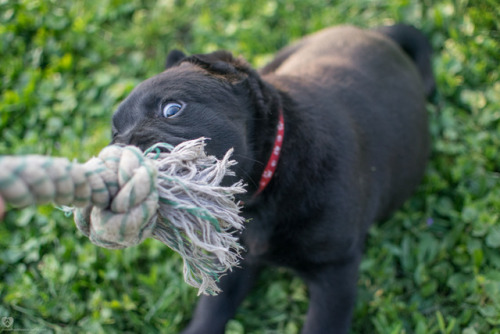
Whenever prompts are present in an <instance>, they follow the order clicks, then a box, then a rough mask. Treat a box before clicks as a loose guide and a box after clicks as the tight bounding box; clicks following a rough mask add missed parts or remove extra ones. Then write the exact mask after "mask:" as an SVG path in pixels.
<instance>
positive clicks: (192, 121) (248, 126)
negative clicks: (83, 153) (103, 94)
mask: <svg viewBox="0 0 500 334" xmlns="http://www.w3.org/2000/svg"><path fill="white" fill-rule="evenodd" d="M276 95H277V93H276V92H275V91H274V90H273V89H272V87H270V86H269V85H267V84H265V83H264V82H263V81H262V80H260V78H259V76H258V74H257V73H256V72H255V71H254V70H252V69H251V68H250V66H249V65H248V64H247V63H246V62H245V61H243V60H241V59H235V58H233V56H232V55H231V54H230V53H229V52H225V51H217V52H214V53H211V54H201V55H193V56H189V57H186V56H185V55H184V54H183V53H181V52H180V51H173V52H172V53H170V55H169V56H168V58H167V69H166V70H165V71H164V72H162V73H160V74H158V75H156V76H154V77H152V78H150V79H148V80H146V81H144V82H142V83H141V84H139V85H138V86H137V87H136V88H135V89H134V90H133V91H132V92H131V94H130V95H129V96H128V97H127V98H126V99H125V100H124V101H123V102H122V103H121V104H120V106H119V107H118V109H117V110H116V112H115V113H114V115H113V122H112V129H113V140H112V143H113V144H117V143H121V144H127V145H135V146H138V147H140V148H141V149H143V150H145V149H147V148H148V147H150V146H151V145H153V144H155V143H159V142H165V143H169V144H172V145H177V144H179V143H181V142H183V141H186V140H190V139H196V138H199V137H206V138H209V140H208V142H207V151H208V153H209V154H213V155H215V156H217V157H218V158H221V157H222V156H223V155H224V154H225V153H226V152H227V150H228V149H230V148H234V156H233V157H234V158H235V159H236V160H237V161H238V168H237V170H240V171H242V173H243V174H247V175H250V174H252V173H251V170H252V168H253V164H254V163H255V161H256V160H258V159H259V157H258V155H259V154H258V152H259V148H258V147H259V146H261V144H259V143H258V140H256V138H258V137H259V134H258V132H262V131H265V130H264V129H261V128H260V127H261V126H260V125H259V124H264V123H266V119H267V118H268V117H269V115H270V114H272V110H273V109H275V108H276V106H275V104H276V103H277V100H276ZM240 177H242V178H245V177H243V175H242V176H240Z"/></svg>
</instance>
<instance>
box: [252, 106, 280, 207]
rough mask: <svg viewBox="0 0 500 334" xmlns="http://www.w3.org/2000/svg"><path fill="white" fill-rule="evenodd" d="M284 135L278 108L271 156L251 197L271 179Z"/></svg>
mask: <svg viewBox="0 0 500 334" xmlns="http://www.w3.org/2000/svg"><path fill="white" fill-rule="evenodd" d="M284 136H285V119H284V118H283V110H282V109H281V108H280V109H279V120H278V126H277V129H276V138H275V139H274V145H273V150H272V153H271V156H270V157H269V160H268V161H267V165H266V168H264V172H262V176H261V177H260V182H259V188H258V189H257V191H256V192H255V194H254V195H253V197H256V196H257V195H259V194H260V193H261V192H262V191H263V190H264V189H265V188H266V186H267V185H268V184H269V182H270V181H271V179H272V177H273V175H274V172H275V171H276V167H277V166H278V160H279V158H280V153H281V146H282V145H283V138H284Z"/></svg>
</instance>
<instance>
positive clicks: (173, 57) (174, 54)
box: [165, 50, 186, 70]
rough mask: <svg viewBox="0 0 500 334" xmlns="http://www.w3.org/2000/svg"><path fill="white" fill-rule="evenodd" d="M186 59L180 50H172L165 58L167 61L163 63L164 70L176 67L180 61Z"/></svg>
mask: <svg viewBox="0 0 500 334" xmlns="http://www.w3.org/2000/svg"><path fill="white" fill-rule="evenodd" d="M184 58H186V55H185V54H184V52H182V51H180V50H172V51H170V52H169V54H168V56H167V61H166V62H165V69H166V70H167V69H169V68H171V67H172V66H174V65H177V64H178V63H179V62H180V61H181V60H183V59H184Z"/></svg>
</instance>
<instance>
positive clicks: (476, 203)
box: [0, 0, 500, 334]
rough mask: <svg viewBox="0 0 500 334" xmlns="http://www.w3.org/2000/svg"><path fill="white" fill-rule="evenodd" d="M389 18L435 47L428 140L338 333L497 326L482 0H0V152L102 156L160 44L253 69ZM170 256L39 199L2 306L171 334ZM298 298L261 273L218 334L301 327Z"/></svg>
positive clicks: (84, 327)
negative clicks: (115, 117)
mask: <svg viewBox="0 0 500 334" xmlns="http://www.w3.org/2000/svg"><path fill="white" fill-rule="evenodd" d="M393 22H406V23H411V24H414V25H415V26H417V27H418V28H420V29H422V30H423V31H424V32H425V33H426V34H427V35H428V36H429V38H430V40H431V42H432V45H433V48H434V50H435V57H434V64H433V65H434V70H435V74H436V79H437V85H438V93H437V95H436V97H435V99H434V101H433V102H434V103H433V104H432V105H429V115H430V120H431V125H430V126H431V133H432V137H433V151H432V158H431V162H430V165H429V168H428V171H427V174H426V177H425V180H424V182H423V184H422V185H421V187H420V188H419V190H418V192H417V193H416V194H415V196H413V197H412V199H411V200H409V201H408V202H407V203H406V205H405V206H404V207H403V208H402V209H401V210H400V211H398V212H397V213H396V214H395V215H394V216H393V217H392V218H391V219H390V220H389V221H387V222H383V223H381V224H378V225H376V226H374V228H373V229H372V230H371V233H370V238H369V240H368V245H367V250H366V256H365V258H364V261H363V263H362V265H361V274H360V278H359V295H358V301H357V305H356V310H355V316H354V319H353V329H352V332H353V333H416V334H424V333H462V334H473V333H478V334H480V333H481V334H482V333H500V329H499V328H500V223H499V219H500V217H499V216H500V174H499V173H500V155H499V154H498V149H499V148H500V80H499V76H500V69H499V64H500V56H499V53H498V50H500V30H499V28H500V23H499V22H500V6H499V5H498V3H497V2H496V1H495V0H475V1H473V0H470V1H467V0H454V1H452V0H437V1H430V0H423V1H413V0H395V1H390V2H387V1H381V0H374V1H368V0H353V1H346V0H344V1H340V2H334V1H319V0H312V1H307V2H306V1H299V0H292V1H281V0H252V1H249V0H248V1H229V0H220V1H209V0H204V1H194V0H177V1H169V0H163V1H153V0H132V1H119V0H88V1H84V0H74V1H41V0H40V1H36V0H25V1H21V0H18V1H0V54H1V57H0V79H1V81H0V153H1V154H14V153H15V154H26V153H41V154H49V155H60V156H65V157H69V158H78V159H79V160H81V161H84V160H86V159H88V158H89V157H91V156H92V155H94V154H96V153H98V152H99V151H100V149H101V148H102V147H103V146H104V145H106V144H107V143H108V141H109V138H110V126H109V123H110V116H111V114H112V112H113V110H114V109H115V108H116V106H117V104H118V103H119V101H120V100H121V99H123V98H124V97H125V96H126V95H127V93H128V92H130V90H131V89H132V88H133V87H134V86H135V85H136V84H138V83H139V82H140V81H142V80H143V79H145V78H147V77H148V76H152V75H154V74H156V73H158V72H160V71H161V70H162V68H163V64H164V60H165V57H166V54H167V52H168V50H170V49H172V48H180V49H182V50H184V51H186V52H188V53H200V52H209V51H213V50H216V49H219V48H221V49H228V50H231V51H233V52H234V53H235V54H237V55H243V56H244V57H245V58H246V59H247V60H249V61H250V62H251V63H252V64H253V65H255V66H261V65H263V64H264V63H265V62H266V61H268V60H269V59H270V58H271V57H272V54H273V53H274V52H275V51H276V50H278V49H279V48H280V47H282V46H284V45H286V44H288V43H290V42H291V41H293V40H296V39H298V38H300V37H301V36H303V35H305V34H307V33H309V32H313V31H316V30H318V29H321V28H323V27H327V26H330V25H336V24H341V23H350V24H355V25H359V26H362V27H373V26H376V25H380V24H389V23H393ZM181 268H182V263H181V261H180V258H179V257H178V256H177V255H176V254H174V253H173V252H171V251H170V250H169V249H167V248H166V247H164V246H163V245H161V244H159V243H158V242H156V241H152V240H148V241H147V242H145V243H144V244H142V245H140V246H138V247H134V248H131V249H126V250H122V251H110V250H106V249H101V248H97V247H95V246H94V245H92V244H91V243H90V242H89V241H88V240H87V239H85V238H84V237H83V236H82V235H81V234H79V233H77V232H76V229H75V227H74V225H73V223H72V221H71V219H70V218H67V217H65V216H64V215H63V213H62V212H60V211H58V210H55V209H53V208H52V207H51V206H42V207H38V208H27V209H25V210H22V211H19V210H9V212H8V213H7V216H6V218H5V220H4V221H3V222H2V223H0V278H1V279H0V299H1V304H0V318H3V317H12V318H13V319H14V324H13V325H12V326H13V327H10V328H11V329H12V328H14V329H38V330H40V332H43V333H45V332H47V333H52V332H53V333H155V332H162V333H175V332H177V331H179V330H180V329H181V328H182V327H183V326H184V325H185V324H186V323H187V321H188V320H189V317H190V314H191V309H192V306H193V304H194V302H195V300H196V290H195V289H192V288H190V287H189V286H187V285H186V284H185V283H184V282H183V281H182V273H181ZM306 310H307V291H306V289H305V286H304V285H303V284H302V282H301V281H300V280H299V279H297V278H295V277H293V276H292V275H291V274H290V273H289V272H287V271H286V270H283V269H270V270H267V271H265V272H264V274H263V275H262V277H261V278H260V280H259V284H258V285H257V287H256V289H255V290H254V291H253V292H252V294H251V295H250V296H249V298H248V299H247V300H246V301H245V302H244V304H243V305H242V307H241V308H240V310H239V312H238V314H237V316H236V318H235V319H234V320H231V322H230V323H229V325H228V333H230V334H239V333H291V334H292V333H298V332H299V331H300V328H301V325H302V323H303V320H304V314H305V312H306ZM3 329H6V328H5V326H4V328H3ZM0 331H2V324H1V323H0Z"/></svg>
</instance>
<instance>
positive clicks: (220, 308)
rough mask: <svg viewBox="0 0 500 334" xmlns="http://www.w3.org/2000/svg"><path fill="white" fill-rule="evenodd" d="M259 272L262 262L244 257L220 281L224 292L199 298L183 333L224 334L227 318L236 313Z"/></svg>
mask: <svg viewBox="0 0 500 334" xmlns="http://www.w3.org/2000/svg"><path fill="white" fill-rule="evenodd" d="M259 271H260V266H259V265H257V264H255V263H249V261H245V260H244V261H242V262H241V263H240V267H239V268H234V269H233V270H232V271H231V272H229V273H228V274H227V275H226V276H223V277H222V278H221V280H220V283H219V287H220V289H221V290H222V292H221V293H219V294H218V295H217V296H205V295H204V296H202V297H201V298H200V300H199V301H198V304H197V305H196V309H195V311H194V315H193V318H192V319H191V322H190V323H189V325H188V327H187V328H186V329H185V330H184V331H183V332H182V334H223V333H224V330H225V327H226V323H227V321H228V320H229V319H231V318H232V317H233V316H234V314H235V313H236V309H237V308H238V306H239V305H240V303H241V302H242V301H243V299H244V298H245V296H246V294H247V293H248V291H249V290H250V288H251V287H252V285H253V282H254V281H255V279H256V277H257V275H258V273H259Z"/></svg>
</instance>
